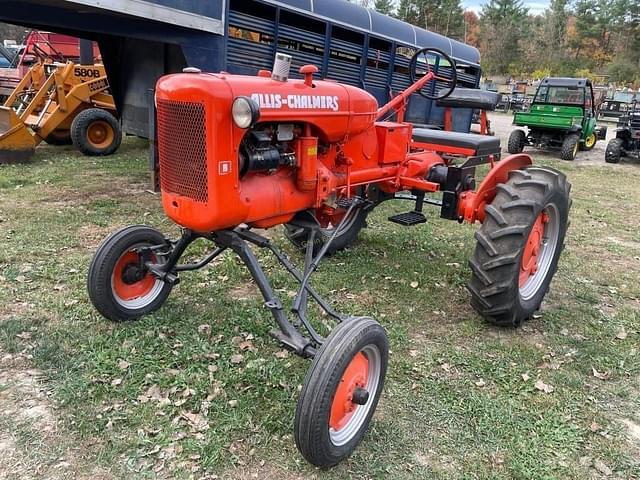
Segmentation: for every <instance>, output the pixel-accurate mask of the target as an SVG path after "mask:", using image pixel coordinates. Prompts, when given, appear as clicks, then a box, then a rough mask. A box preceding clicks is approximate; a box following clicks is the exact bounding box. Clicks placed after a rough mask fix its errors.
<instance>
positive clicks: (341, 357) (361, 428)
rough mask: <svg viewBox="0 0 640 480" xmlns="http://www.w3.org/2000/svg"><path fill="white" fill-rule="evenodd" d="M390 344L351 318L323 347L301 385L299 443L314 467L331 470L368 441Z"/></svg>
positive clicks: (374, 327)
mask: <svg viewBox="0 0 640 480" xmlns="http://www.w3.org/2000/svg"><path fill="white" fill-rule="evenodd" d="M388 359H389V340H388V339H387V334H386V333H385V331H384V328H382V326H380V324H379V323H378V322H376V321H375V320H373V319H372V318H368V317H352V318H348V319H346V320H345V321H344V322H342V323H340V324H339V325H338V326H337V327H336V328H334V329H333V330H332V331H331V333H330V334H329V336H328V337H327V339H326V340H325V342H324V343H323V344H322V346H321V347H320V349H319V350H318V352H317V353H316V355H315V357H314V358H313V363H312V364H311V367H310V368H309V370H308V371H307V375H306V377H305V379H304V383H303V384H302V391H301V392H300V399H299V400H298V406H297V408H296V416H295V428H294V432H295V441H296V445H297V446H298V449H299V450H300V453H302V455H303V456H304V458H306V459H307V460H308V461H309V462H310V463H312V464H313V465H317V466H319V467H331V466H334V465H336V464H338V463H340V462H341V461H342V460H344V459H345V458H347V457H348V456H349V455H351V453H352V452H353V450H354V449H355V448H356V446H357V445H358V444H359V443H360V441H361V440H362V438H363V437H364V435H365V433H366V431H367V428H368V427H369V423H370V422H371V417H373V413H374V412H375V409H376V406H377V405H378V400H379V398H380V394H381V393H382V388H383V385H384V378H385V375H386V372H387V363H388Z"/></svg>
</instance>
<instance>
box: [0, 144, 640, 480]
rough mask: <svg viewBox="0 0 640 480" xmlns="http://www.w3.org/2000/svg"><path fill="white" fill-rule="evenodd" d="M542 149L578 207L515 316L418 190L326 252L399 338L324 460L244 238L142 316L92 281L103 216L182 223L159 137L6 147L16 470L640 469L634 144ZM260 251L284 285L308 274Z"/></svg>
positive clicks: (624, 475) (332, 474)
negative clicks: (354, 441)
mask: <svg viewBox="0 0 640 480" xmlns="http://www.w3.org/2000/svg"><path fill="white" fill-rule="evenodd" d="M536 162H537V163H540V164H544V165H551V166H554V167H556V168H560V169H562V170H563V171H564V172H566V174H567V175H568V176H569V178H570V181H571V182H572V184H573V199H574V203H573V210H572V213H571V220H572V223H571V227H570V230H569V233H568V237H567V238H568V240H567V248H566V250H565V252H564V254H563V257H562V259H561V264H560V268H559V271H558V274H557V276H556V278H555V280H554V282H553V284H552V288H551V291H550V293H549V295H548V296H547V299H546V301H545V303H544V304H543V309H542V311H541V312H540V315H539V316H537V318H535V319H533V320H532V321H530V322H529V323H527V324H526V325H525V326H524V327H522V328H520V329H518V330H509V329H507V330H501V329H496V328H492V327H490V326H488V325H486V324H485V323H483V321H482V319H481V318H480V317H478V315H476V314H475V312H474V311H473V310H472V309H471V307H470V306H469V301H468V293H467V291H466V289H465V283H466V280H467V278H468V276H469V268H468V267H467V260H468V259H469V257H470V256H471V253H472V251H473V248H474V246H475V245H474V238H473V232H474V230H475V228H476V227H472V226H468V225H462V226H461V225H458V224H457V223H455V222H448V221H444V220H440V219H439V218H438V212H437V211H436V210H434V211H433V212H432V213H431V214H430V215H429V222H428V223H427V224H425V225H422V226H418V227H413V228H403V227H400V226H398V225H395V224H392V223H390V222H387V221H386V218H387V217H388V216H389V214H390V213H391V212H400V211H402V209H406V205H403V204H399V203H395V204H393V203H390V204H387V205H385V206H383V207H382V208H380V209H379V210H377V211H375V212H374V213H373V214H372V215H371V216H370V218H369V221H368V223H369V227H368V228H367V229H365V230H364V231H363V233H362V235H361V237H360V241H359V243H358V244H357V246H356V247H355V248H353V249H351V250H349V251H346V252H343V253H341V254H338V255H336V256H334V257H332V258H330V259H328V260H327V261H326V262H325V263H324V264H323V265H322V267H321V268H320V270H319V272H318V274H317V276H316V277H315V279H314V285H315V286H316V287H317V288H318V289H319V290H320V291H321V292H322V293H323V294H325V295H326V296H327V297H328V298H330V299H331V300H332V301H333V302H334V304H335V305H336V306H337V308H338V309H339V310H340V311H342V312H345V313H354V314H366V315H371V316H373V317H375V318H376V319H378V320H379V321H380V322H381V323H382V324H383V325H384V326H385V327H386V329H387V331H388V334H389V337H390V341H391V351H392V352H391V358H390V366H389V375H388V377H387V385H386V389H385V392H384V393H383V398H382V401H381V404H380V407H379V408H378V411H377V413H376V416H375V417H374V421H373V423H372V428H371V429H370V431H369V433H368V434H367V436H366V438H365V440H364V442H363V443H362V444H361V446H360V447H359V448H358V449H357V450H356V453H355V454H354V455H353V456H352V457H351V458H350V459H349V460H348V461H346V462H344V463H343V464H341V465H340V466H338V467H337V468H334V469H332V470H330V471H320V470H318V469H315V468H312V467H310V466H309V465H307V464H306V463H305V462H304V460H303V459H302V457H301V456H300V455H299V454H298V453H297V450H296V448H295V445H294V442H293V436H292V427H293V414H294V411H295V405H296V401H297V396H298V391H299V388H300V383H301V382H302V379H303V377H304V374H305V370H306V368H307V366H308V365H309V363H308V362H306V361H304V360H301V359H298V358H297V357H294V356H291V355H287V354H285V353H284V352H283V351H282V349H281V348H279V346H278V345H277V344H276V343H275V342H274V341H273V340H272V339H271V337H269V335H268V331H269V330H270V329H271V328H272V319H271V317H270V315H269V313H268V311H267V310H266V309H265V308H264V307H263V305H262V300H261V298H260V297H259V295H258V293H257V290H256V288H255V287H254V285H253V284H252V283H251V282H250V280H249V275H248V273H247V272H246V271H245V269H244V268H243V267H242V266H241V264H240V263H239V261H238V260H237V259H236V258H234V257H233V256H232V255H231V254H227V255H224V256H223V257H222V258H220V259H219V260H217V261H216V262H215V263H214V264H212V265H211V266H209V267H208V268H206V269H204V270H202V271H199V272H195V273H190V274H185V275H183V276H182V283H181V284H180V285H179V286H178V287H176V288H175V289H174V291H173V293H172V295H171V297H170V299H169V301H168V302H167V304H166V305H165V306H164V307H163V308H162V309H161V310H159V311H158V312H157V313H156V314H154V315H152V316H150V317H148V318H145V319H143V320H141V321H139V322H137V323H131V324H124V325H114V324H111V323H109V322H107V321H105V320H104V319H102V318H101V317H100V316H99V315H98V314H97V312H96V311H95V310H94V309H93V308H92V306H91V304H90V303H89V300H88V298H87V293H86V287H85V281H86V272H87V267H88V265H89V261H90V258H91V256H92V254H93V252H94V251H95V250H96V248H97V246H98V245H99V243H100V242H101V241H102V239H103V238H104V237H105V236H106V235H108V234H109V233H110V232H112V231H113V230H115V229H118V228H120V227H123V226H125V225H128V224H133V223H145V224H148V225H151V226H155V227H157V228H159V229H161V230H162V231H164V232H167V233H170V234H171V235H173V236H176V235H177V233H178V229H177V228H176V226H175V225H173V224H171V222H169V221H168V220H167V219H166V218H165V216H164V214H163V212H162V208H161V206H160V201H159V200H160V199H159V196H157V195H153V194H151V193H149V192H148V191H147V188H148V173H147V146H146V143H145V142H143V141H141V140H137V139H127V141H126V142H125V143H124V145H123V147H122V148H121V150H120V152H119V153H118V154H117V155H115V156H113V157H110V158H99V159H90V158H86V157H82V156H81V155H80V154H78V153H76V152H74V151H73V149H71V148H66V147H64V148H52V147H43V148H40V149H38V153H37V155H36V159H35V162H34V163H33V164H30V165H22V166H5V167H0V236H1V237H2V240H3V248H2V249H0V452H1V453H0V455H1V456H2V461H1V462H0V478H21V479H22V478H155V477H160V478H189V477H195V478H233V479H235V478H260V479H263V478H276V479H279V480H282V479H285V480H286V479H293V478H322V479H325V478H326V479H347V478H353V479H358V480H360V479H366V478H392V479H405V478H406V479H410V478H430V479H490V478H491V479H518V480H524V479H536V480H540V479H588V478H619V479H632V478H640V408H639V407H640V386H639V380H640V354H639V353H638V349H639V339H640V282H639V281H638V280H639V279H640V166H638V165H628V164H627V165H619V166H614V167H612V166H604V165H603V166H595V165H590V164H588V163H587V164H585V163H576V164H572V163H567V162H560V161H558V160H555V159H552V157H547V156H544V155H542V154H536ZM272 236H273V238H274V239H275V241H276V242H277V243H278V245H280V246H281V247H282V248H283V249H284V250H285V251H286V253H288V254H289V256H290V257H292V258H293V259H295V260H297V261H298V262H300V261H301V260H302V256H301V255H300V254H299V253H297V252H296V251H295V250H294V249H293V248H292V247H290V246H289V245H288V244H287V242H286V240H285V239H284V237H283V235H282V234H281V232H280V231H279V230H277V231H274V233H273V235H272ZM204 248H205V247H204V246H203V245H195V246H194V247H193V249H192V250H191V254H192V255H193V257H194V258H195V257H197V256H198V255H199V254H201V253H203V252H204ZM260 258H261V260H262V262H263V264H264V265H265V269H266V270H267V272H268V273H269V274H270V275H271V278H272V279H273V281H274V283H275V285H276V287H277V288H278V291H279V292H280V293H281V294H282V297H283V298H285V299H287V298H288V297H289V295H288V294H289V292H290V291H291V290H293V289H294V285H293V284H292V283H291V282H290V281H289V279H288V277H287V276H286V275H285V274H284V273H283V272H282V271H281V270H280V269H279V268H278V267H277V265H276V262H275V261H274V259H273V258H271V257H269V256H267V255H263V254H262V253H261V254H260ZM415 282H417V287H416V286H415V285H416V283H415ZM320 321H322V319H320Z"/></svg>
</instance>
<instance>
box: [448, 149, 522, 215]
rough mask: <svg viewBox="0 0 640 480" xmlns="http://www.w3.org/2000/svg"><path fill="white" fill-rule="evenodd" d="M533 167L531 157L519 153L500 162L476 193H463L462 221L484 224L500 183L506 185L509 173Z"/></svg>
mask: <svg viewBox="0 0 640 480" xmlns="http://www.w3.org/2000/svg"><path fill="white" fill-rule="evenodd" d="M531 165H533V160H532V159H531V157H530V156H529V155H525V154H522V153H518V154H515V155H510V156H508V157H507V158H505V159H503V160H500V162H498V163H496V164H495V166H494V167H493V168H492V169H491V170H489V173H488V174H487V176H486V177H484V180H482V183H481V184H480V186H479V187H478V189H477V190H476V191H474V192H470V191H468V192H462V193H461V194H460V198H459V201H458V216H459V218H460V220H466V221H467V222H469V223H471V224H473V223H475V222H476V220H477V221H479V222H480V223H482V222H484V216H485V213H484V209H485V206H486V205H487V204H490V203H491V202H492V201H493V199H494V198H495V196H496V186H497V185H498V184H499V183H506V182H507V180H508V179H509V172H510V171H512V170H521V169H523V168H526V167H529V166H531Z"/></svg>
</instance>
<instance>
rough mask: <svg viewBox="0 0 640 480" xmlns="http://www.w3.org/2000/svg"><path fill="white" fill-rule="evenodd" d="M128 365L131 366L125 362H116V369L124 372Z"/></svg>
mask: <svg viewBox="0 0 640 480" xmlns="http://www.w3.org/2000/svg"><path fill="white" fill-rule="evenodd" d="M129 365H131V364H130V363H129V362H127V361H126V360H118V368H119V369H120V370H126V369H127V368H129Z"/></svg>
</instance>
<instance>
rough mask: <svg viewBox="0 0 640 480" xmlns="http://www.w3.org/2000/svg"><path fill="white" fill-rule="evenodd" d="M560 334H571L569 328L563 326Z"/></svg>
mask: <svg viewBox="0 0 640 480" xmlns="http://www.w3.org/2000/svg"><path fill="white" fill-rule="evenodd" d="M560 335H562V336H565V337H566V336H567V335H569V330H567V329H566V328H563V329H562V330H560Z"/></svg>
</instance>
